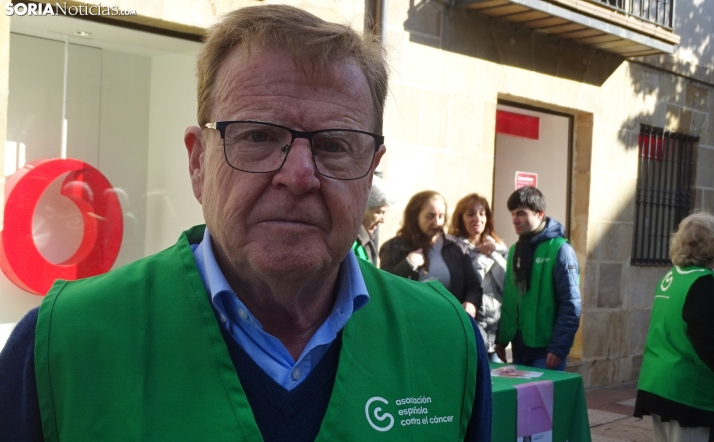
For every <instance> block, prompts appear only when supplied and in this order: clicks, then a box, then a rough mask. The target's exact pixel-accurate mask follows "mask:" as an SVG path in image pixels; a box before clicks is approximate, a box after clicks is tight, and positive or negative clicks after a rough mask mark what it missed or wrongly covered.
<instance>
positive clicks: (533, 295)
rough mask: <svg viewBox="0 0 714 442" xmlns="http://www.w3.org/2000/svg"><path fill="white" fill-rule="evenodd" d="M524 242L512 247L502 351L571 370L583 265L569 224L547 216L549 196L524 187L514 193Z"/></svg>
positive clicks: (524, 361)
mask: <svg viewBox="0 0 714 442" xmlns="http://www.w3.org/2000/svg"><path fill="white" fill-rule="evenodd" d="M507 205H508V210H509V211H510V212H511V220H512V222H513V227H514V228H515V230H516V233H517V234H518V242H517V243H516V244H514V245H513V246H511V249H510V250H509V252H508V267H507V269H506V281H505V283H504V289H503V305H502V306H501V319H500V322H499V324H498V338H497V339H496V353H497V354H498V356H499V358H501V360H502V361H504V362H506V346H507V345H508V343H509V342H510V343H511V345H512V351H513V363H514V364H520V365H526V366H531V367H540V368H550V369H553V370H561V371H562V370H565V363H566V359H567V356H568V353H570V348H571V347H572V346H573V340H574V339H575V332H577V331H578V326H579V323H580V289H579V288H578V284H579V280H580V269H579V267H578V260H577V258H576V256H575V251H574V250H573V248H572V247H571V246H570V244H568V242H567V240H566V239H565V238H564V237H563V235H564V234H565V229H564V228H563V225H562V224H560V223H559V222H558V221H556V220H554V219H552V218H549V217H547V216H545V196H544V195H543V193H542V192H541V191H540V190H538V189H537V188H535V187H532V186H528V187H521V188H520V189H518V190H516V191H515V192H513V194H511V196H510V197H509V198H508V202H507Z"/></svg>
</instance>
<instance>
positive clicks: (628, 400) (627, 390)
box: [585, 382, 654, 442]
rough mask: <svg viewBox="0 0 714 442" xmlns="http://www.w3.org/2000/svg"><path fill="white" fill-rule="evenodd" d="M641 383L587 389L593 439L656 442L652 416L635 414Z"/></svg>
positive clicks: (586, 399) (595, 440) (600, 441)
mask: <svg viewBox="0 0 714 442" xmlns="http://www.w3.org/2000/svg"><path fill="white" fill-rule="evenodd" d="M635 396H637V382H629V383H626V384H620V385H615V386H611V387H604V388H596V389H592V390H587V391H586V392H585V401H586V402H587V404H588V418H589V420H590V433H591V434H592V440H593V442H652V441H653V440H654V432H653V431H652V418H651V417H649V416H645V417H644V419H638V418H635V417H632V412H633V411H634V410H635Z"/></svg>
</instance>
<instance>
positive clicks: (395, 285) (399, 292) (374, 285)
mask: <svg viewBox="0 0 714 442" xmlns="http://www.w3.org/2000/svg"><path fill="white" fill-rule="evenodd" d="M362 261H363V260H360V262H359V266H360V271H361V272H362V277H363V278H364V282H365V284H366V286H367V291H368V292H369V295H370V298H371V297H372V296H387V297H392V296H405V295H408V296H429V297H433V296H434V295H436V294H437V292H439V290H438V289H437V288H435V287H434V286H432V285H431V284H425V283H423V282H418V281H413V280H411V279H407V278H404V277H401V276H397V275H394V274H392V273H389V272H387V271H384V270H382V269H378V268H377V267H375V266H374V265H372V264H371V263H369V262H362ZM444 290H446V289H444ZM449 296H452V295H451V294H449Z"/></svg>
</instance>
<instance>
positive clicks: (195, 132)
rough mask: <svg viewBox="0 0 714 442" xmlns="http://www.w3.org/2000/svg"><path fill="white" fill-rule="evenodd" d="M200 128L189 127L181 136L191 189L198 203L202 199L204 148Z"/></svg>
mask: <svg viewBox="0 0 714 442" xmlns="http://www.w3.org/2000/svg"><path fill="white" fill-rule="evenodd" d="M201 134H202V131H201V128H200V127H197V126H191V127H188V128H187V129H186V132H185V133H184V134H183V143H184V144H185V145H186V151H187V152H188V171H189V174H190V176H191V187H192V188H193V195H194V196H195V197H196V199H197V200H198V202H199V203H201V202H202V201H201V200H202V198H203V155H204V154H205V147H204V145H203V140H201Z"/></svg>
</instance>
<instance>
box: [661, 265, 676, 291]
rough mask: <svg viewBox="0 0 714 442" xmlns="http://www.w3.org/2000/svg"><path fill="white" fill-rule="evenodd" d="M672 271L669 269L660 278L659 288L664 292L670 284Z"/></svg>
mask: <svg viewBox="0 0 714 442" xmlns="http://www.w3.org/2000/svg"><path fill="white" fill-rule="evenodd" d="M672 280H673V278H672V271H671V270H670V271H669V272H667V274H666V275H665V276H664V279H662V283H661V284H660V285H659V288H660V289H661V290H662V291H663V292H666V291H667V289H668V288H669V286H671V285H672Z"/></svg>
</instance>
